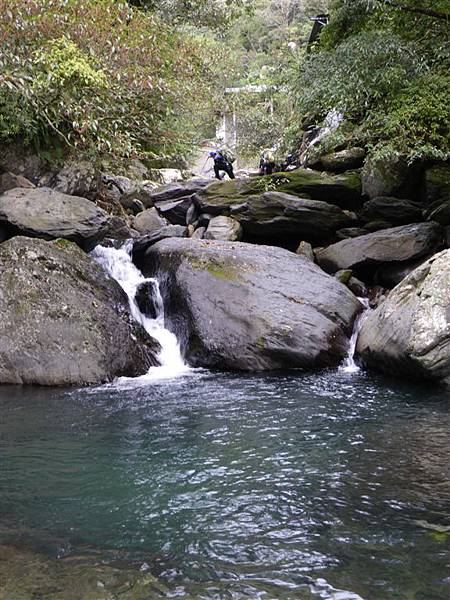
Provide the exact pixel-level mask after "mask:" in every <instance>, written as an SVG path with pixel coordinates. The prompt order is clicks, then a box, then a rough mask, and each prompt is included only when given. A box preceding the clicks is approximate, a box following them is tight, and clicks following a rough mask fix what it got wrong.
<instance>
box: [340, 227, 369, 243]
mask: <svg viewBox="0 0 450 600" xmlns="http://www.w3.org/2000/svg"><path fill="white" fill-rule="evenodd" d="M366 233H367V230H366V229H363V228H362V227H344V229H339V231H336V238H337V239H338V240H346V239H347V238H354V237H359V236H360V235H366Z"/></svg>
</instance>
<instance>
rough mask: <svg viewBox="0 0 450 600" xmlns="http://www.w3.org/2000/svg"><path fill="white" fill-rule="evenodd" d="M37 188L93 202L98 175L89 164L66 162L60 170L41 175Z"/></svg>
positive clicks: (84, 162) (97, 185)
mask: <svg viewBox="0 0 450 600" xmlns="http://www.w3.org/2000/svg"><path fill="white" fill-rule="evenodd" d="M39 187H49V188H52V189H54V190H56V191H57V192H61V193H62V194H68V195H69V196H81V197H82V198H89V199H90V200H93V199H94V198H95V197H96V195H97V192H98V189H99V174H98V173H97V171H96V169H95V168H94V166H93V165H92V163H90V162H87V161H83V160H73V159H72V160H67V161H66V162H65V163H64V165H63V166H62V167H61V168H60V169H57V170H52V171H51V172H49V173H46V174H45V175H43V176H42V177H41V178H40V180H39Z"/></svg>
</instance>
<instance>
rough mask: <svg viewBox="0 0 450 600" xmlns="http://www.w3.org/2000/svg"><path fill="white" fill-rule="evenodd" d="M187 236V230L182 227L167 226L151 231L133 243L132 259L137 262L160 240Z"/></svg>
mask: <svg viewBox="0 0 450 600" xmlns="http://www.w3.org/2000/svg"><path fill="white" fill-rule="evenodd" d="M187 234H188V229H187V227H183V225H167V226H166V227H161V229H156V230H155V231H152V233H148V234H146V235H141V236H140V237H138V238H137V239H135V240H134V242H133V258H134V259H136V260H139V257H140V256H141V255H142V254H143V253H144V252H145V251H146V250H147V248H149V247H150V246H153V244H156V243H157V242H160V241H161V240H165V239H166V238H172V237H187Z"/></svg>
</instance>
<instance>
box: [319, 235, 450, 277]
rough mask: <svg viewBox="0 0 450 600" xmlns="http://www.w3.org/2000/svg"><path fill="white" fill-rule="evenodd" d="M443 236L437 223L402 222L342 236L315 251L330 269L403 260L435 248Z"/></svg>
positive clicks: (411, 258) (322, 263) (332, 271)
mask: <svg viewBox="0 0 450 600" xmlns="http://www.w3.org/2000/svg"><path fill="white" fill-rule="evenodd" d="M441 239H442V230H441V228H440V227H439V225H437V224H436V223H418V224H415V225H402V226H401V227H393V228H391V229H385V230H383V231H377V232H375V233H368V234H367V235H362V236H360V237H357V238H351V239H347V240H342V241H341V242H337V243H336V244H332V245H331V246H328V248H324V249H323V250H320V251H319V252H316V259H317V262H318V264H319V265H320V266H321V267H322V268H323V269H325V271H328V272H330V273H334V272H336V271H338V270H339V269H354V268H355V267H361V266H363V265H377V264H382V263H391V262H404V261H409V260H413V259H417V258H419V257H421V256H425V255H427V254H429V253H431V252H432V251H433V250H435V249H436V248H437V247H438V246H439V244H440V243H441Z"/></svg>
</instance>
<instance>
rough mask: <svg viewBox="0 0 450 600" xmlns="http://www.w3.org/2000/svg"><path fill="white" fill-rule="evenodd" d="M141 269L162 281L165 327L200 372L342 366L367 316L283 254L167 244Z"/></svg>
mask: <svg viewBox="0 0 450 600" xmlns="http://www.w3.org/2000/svg"><path fill="white" fill-rule="evenodd" d="M140 266H141V267H142V268H143V270H144V272H145V273H146V275H148V276H156V277H157V278H158V280H159V281H160V287H161V293H162V296H163V299H164V306H165V316H166V323H167V326H168V327H169V329H171V330H172V331H173V332H174V333H176V335H177V337H178V338H179V339H180V341H181V343H182V346H183V347H184V350H185V354H186V358H187V359H188V361H189V362H190V363H191V364H193V365H195V366H204V367H211V368H220V369H240V370H249V371H256V370H262V369H278V368H287V367H298V368H304V369H313V368H319V367H327V366H331V365H336V364H338V363H339V362H340V361H341V359H342V358H343V356H344V355H345V353H346V351H347V348H348V343H349V340H348V337H349V336H350V334H351V331H352V325H353V321H354V318H355V316H356V314H357V313H358V312H359V311H360V310H361V305H360V303H359V302H358V300H357V299H356V298H355V296H354V295H353V294H352V293H351V292H350V291H349V290H348V289H347V288H346V287H345V286H343V285H342V284H341V283H339V282H338V281H336V280H335V279H333V278H332V277H330V276H328V275H326V274H325V273H324V272H323V271H322V270H321V269H319V268H318V267H317V266H316V265H314V264H313V263H312V262H310V261H308V260H306V259H304V258H303V257H300V256H298V255H296V254H294V253H292V252H289V251H287V250H284V249H282V248H276V247H269V246H256V245H252V244H246V243H242V242H234V243H233V242H223V241H209V240H196V239H166V240H163V241H161V242H159V243H157V244H156V245H154V246H152V247H151V248H149V249H148V250H147V252H146V255H145V259H144V262H143V264H141V265H140Z"/></svg>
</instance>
